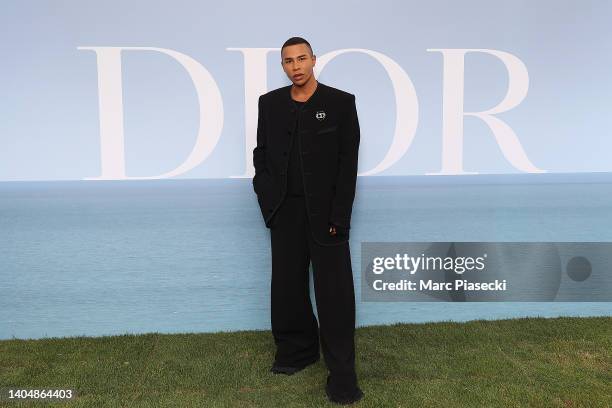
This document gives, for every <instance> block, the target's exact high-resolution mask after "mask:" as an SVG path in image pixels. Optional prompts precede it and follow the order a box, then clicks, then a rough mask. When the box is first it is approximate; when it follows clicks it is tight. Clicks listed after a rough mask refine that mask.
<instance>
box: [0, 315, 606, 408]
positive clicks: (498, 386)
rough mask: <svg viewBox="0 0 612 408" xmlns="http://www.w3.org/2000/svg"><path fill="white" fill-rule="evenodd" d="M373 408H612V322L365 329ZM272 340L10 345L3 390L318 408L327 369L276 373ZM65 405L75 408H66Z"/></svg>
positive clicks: (83, 401)
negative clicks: (54, 390)
mask: <svg viewBox="0 0 612 408" xmlns="http://www.w3.org/2000/svg"><path fill="white" fill-rule="evenodd" d="M356 345H357V350H356V351H357V375H358V378H359V381H360V386H361V388H362V389H363V391H364V393H365V398H364V399H363V400H362V401H360V402H359V403H358V404H356V406H362V407H449V408H454V407H523V406H529V407H611V406H612V397H611V395H612V388H611V385H610V384H612V375H611V368H612V364H611V363H612V361H611V350H612V317H593V318H574V317H564V318H521V319H508V320H497V321H486V320H477V321H471V322H467V323H453V322H441V323H427V324H395V325H391V326H367V327H359V328H358V329H357V334H356ZM273 356H274V343H273V339H272V335H271V333H270V331H240V332H231V333H229V332H223V333H202V334H159V333H152V334H145V335H120V336H108V337H67V338H45V339H39V340H19V339H11V340H4V341H0V387H7V386H11V387H16V388H41V387H44V388H51V387H53V388H72V389H75V390H76V391H77V393H78V394H79V396H78V398H77V399H76V400H74V401H72V402H69V403H52V404H50V403H47V404H43V403H23V402H13V401H0V404H4V405H2V406H7V407H19V406H43V405H44V406H60V405H61V406H74V407H249V406H253V407H318V406H334V405H332V404H328V402H327V399H326V397H325V391H324V383H325V378H326V375H327V370H326V368H325V365H324V362H323V359H321V361H319V362H318V363H317V364H315V365H312V366H310V367H308V368H307V369H305V370H304V371H302V372H300V373H297V374H295V375H293V376H284V375H274V374H272V373H270V372H269V368H270V365H271V363H272V360H273ZM63 404H64V405H63Z"/></svg>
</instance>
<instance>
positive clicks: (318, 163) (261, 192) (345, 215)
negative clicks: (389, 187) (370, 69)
mask: <svg viewBox="0 0 612 408" xmlns="http://www.w3.org/2000/svg"><path fill="white" fill-rule="evenodd" d="M296 120H297V121H298V123H297V127H296V126H295V125H296V124H295V121H296ZM359 137H360V135H359V120H358V118H357V108H356V106H355V95H353V94H351V93H348V92H345V91H342V90H340V89H336V88H333V87H331V86H328V85H325V84H323V83H321V82H318V84H317V87H316V89H315V92H314V93H313V94H312V95H311V96H310V98H309V99H308V100H307V101H306V103H305V104H304V105H303V106H302V109H301V111H300V110H296V108H295V105H294V103H293V101H292V99H291V85H288V86H285V87H282V88H278V89H275V90H273V91H270V92H268V93H266V94H263V95H261V96H260V97H259V117H258V120H257V147H255V149H254V150H253V165H254V166H255V177H253V189H254V190H255V193H256V194H257V200H258V202H259V207H260V209H261V213H262V215H263V218H264V221H265V223H266V227H268V228H274V220H273V218H274V215H275V214H276V212H277V211H278V209H279V207H280V205H281V203H282V202H283V200H284V198H285V195H286V193H287V166H288V163H289V152H290V151H291V146H292V144H291V143H297V144H298V145H297V147H298V153H299V154H300V155H301V159H302V160H301V162H302V165H301V171H302V177H303V180H304V195H305V199H306V208H307V211H308V219H309V221H310V226H311V232H312V235H313V238H314V240H315V242H317V243H319V244H321V245H337V244H341V243H344V242H346V241H348V238H349V229H350V227H351V212H352V208H353V200H354V198H355V185H356V182H357V156H358V151H359ZM330 223H332V224H335V225H337V226H338V228H337V231H338V234H337V235H335V236H332V235H330V234H329V224H330Z"/></svg>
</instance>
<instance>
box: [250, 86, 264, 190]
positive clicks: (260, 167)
mask: <svg viewBox="0 0 612 408" xmlns="http://www.w3.org/2000/svg"><path fill="white" fill-rule="evenodd" d="M257 106H258V107H257V111H258V113H257V146H255V148H254V149H253V166H254V167H255V176H254V177H253V189H254V190H255V193H256V194H260V191H259V190H260V189H259V188H258V183H257V179H259V178H261V176H263V175H264V174H263V173H265V172H266V171H267V169H266V114H265V100H264V97H263V95H260V96H259V101H258V103H257Z"/></svg>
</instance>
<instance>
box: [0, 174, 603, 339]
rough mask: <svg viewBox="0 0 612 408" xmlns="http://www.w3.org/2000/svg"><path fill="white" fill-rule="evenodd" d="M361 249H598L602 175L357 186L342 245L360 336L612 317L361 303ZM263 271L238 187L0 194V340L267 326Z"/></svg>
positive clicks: (250, 201) (91, 186) (97, 184)
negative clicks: (414, 327) (573, 245)
mask: <svg viewBox="0 0 612 408" xmlns="http://www.w3.org/2000/svg"><path fill="white" fill-rule="evenodd" d="M365 241H368V242H385V241H390V242H395V241H418V242H430V241H431V242H433V241H443V242H451V241H481V242H485V241H487V242H492V241H497V242H509V241H512V242H527V241H533V242H560V241H572V242H594V241H596V242H612V177H611V176H610V174H609V173H603V174H587V175H584V174H565V175H559V174H529V175H526V174H521V175H488V176H484V175H483V176H480V175H470V176H397V177H359V178H358V185H357V195H356V198H355V204H354V210H353V219H352V229H351V238H350V245H351V256H352V261H353V274H354V277H355V292H356V301H357V325H358V326H364V325H371V324H386V323H393V322H429V321H441V320H454V321H466V320H472V319H500V318H509V317H521V316H546V317H553V316H610V315H612V302H529V303H527V302H460V303H454V302H362V301H361V297H360V293H361V290H360V280H361V271H360V260H361V254H360V243H361V242H365ZM270 268H271V265H270V234H269V230H268V229H267V228H265V226H264V223H263V219H262V217H261V214H260V212H259V208H258V206H257V200H256V197H255V194H254V192H253V189H252V184H251V179H172V180H147V181H140V180H138V181H40V182H38V181H24V182H18V181H15V182H2V183H0V338H1V339H8V338H43V337H52V336H77V335H86V336H98V335H110V334H122V333H145V332H163V333H179V332H215V331H230V330H242V329H269V328H270V319H269V310H270ZM311 296H312V298H313V305H314V304H315V302H314V292H313V291H312V279H311Z"/></svg>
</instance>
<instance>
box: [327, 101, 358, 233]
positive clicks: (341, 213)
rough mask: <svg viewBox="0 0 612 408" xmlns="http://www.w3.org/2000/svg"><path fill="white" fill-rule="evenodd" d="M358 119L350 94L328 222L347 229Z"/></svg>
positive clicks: (353, 193)
mask: <svg viewBox="0 0 612 408" xmlns="http://www.w3.org/2000/svg"><path fill="white" fill-rule="evenodd" d="M359 139H360V130H359V119H358V117H357V107H356V105H355V95H353V94H351V97H350V99H349V102H348V103H347V112H346V114H345V116H344V119H343V120H342V122H341V124H340V147H339V152H338V175H337V178H336V192H335V194H334V197H333V199H332V207H331V212H330V218H329V220H328V221H329V222H330V223H332V224H334V225H337V226H340V227H342V228H344V229H345V230H348V229H349V228H350V227H351V213H352V210H353V200H354V199H355V187H356V184H357V163H358V160H357V158H358V154H359Z"/></svg>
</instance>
